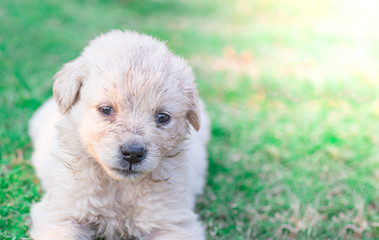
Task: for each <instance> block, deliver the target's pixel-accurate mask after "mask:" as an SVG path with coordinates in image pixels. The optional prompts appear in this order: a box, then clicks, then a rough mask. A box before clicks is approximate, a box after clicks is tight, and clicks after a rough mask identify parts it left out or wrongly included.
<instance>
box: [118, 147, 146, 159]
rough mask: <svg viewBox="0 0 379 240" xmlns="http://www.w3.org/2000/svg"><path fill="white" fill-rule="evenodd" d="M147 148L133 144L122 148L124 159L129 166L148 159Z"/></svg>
mask: <svg viewBox="0 0 379 240" xmlns="http://www.w3.org/2000/svg"><path fill="white" fill-rule="evenodd" d="M146 152H147V151H146V148H145V147H144V146H142V145H140V144H137V143H132V144H127V145H124V146H122V147H121V153H122V157H123V159H124V160H125V161H127V162H128V163H129V164H136V163H139V162H141V161H142V160H143V159H145V157H146Z"/></svg>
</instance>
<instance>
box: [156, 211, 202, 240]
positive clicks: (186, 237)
mask: <svg viewBox="0 0 379 240" xmlns="http://www.w3.org/2000/svg"><path fill="white" fill-rule="evenodd" d="M193 215H195V214H193ZM149 239H151V240H167V239H176V240H204V239H205V231H204V227H203V226H202V225H201V223H200V222H199V221H197V220H195V219H193V220H190V221H188V222H185V223H181V224H180V225H175V226H173V225H168V226H166V227H165V228H164V229H159V230H156V231H154V232H153V234H152V235H151V238H149Z"/></svg>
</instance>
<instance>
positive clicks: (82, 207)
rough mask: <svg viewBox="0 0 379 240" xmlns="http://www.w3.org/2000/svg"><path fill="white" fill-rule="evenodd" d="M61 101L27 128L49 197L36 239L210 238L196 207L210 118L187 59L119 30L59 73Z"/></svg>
mask: <svg viewBox="0 0 379 240" xmlns="http://www.w3.org/2000/svg"><path fill="white" fill-rule="evenodd" d="M54 97H55V100H53V99H51V100H49V101H48V102H46V103H45V104H44V105H43V106H42V107H41V108H40V109H39V110H38V111H37V112H36V113H35V114H34V116H33V118H32V120H31V122H30V129H29V132H30V136H31V138H32V140H33V145H34V153H33V156H32V162H33V165H34V167H35V169H36V172H37V175H38V176H39V178H40V179H41V182H42V186H43V188H44V190H45V191H46V193H45V195H44V197H43V198H42V200H41V201H40V202H39V203H36V204H34V205H33V207H32V210H31V216H32V228H31V237H32V238H33V239H37V240H39V239H49V240H51V239H94V238H97V237H101V238H106V239H130V238H133V239H204V238H205V233H204V229H203V227H202V225H201V223H200V222H199V221H198V217H197V215H196V214H195V213H194V211H193V207H194V202H195V195H196V194H198V193H201V192H202V188H203V185H204V178H205V174H206V168H207V161H206V158H207V157H206V156H207V154H206V144H207V142H208V139H209V119H208V116H207V114H206V112H205V110H204V107H202V104H201V103H200V102H199V99H198V96H197V90H196V85H195V83H194V76H193V73H192V70H191V68H190V67H189V66H188V64H187V63H186V62H185V61H184V60H183V59H181V58H179V57H176V56H174V55H173V54H172V53H171V52H170V51H169V50H168V49H167V47H166V46H165V44H164V43H162V42H159V41H157V40H155V39H153V38H151V37H149V36H146V35H140V34H137V33H134V32H129V31H112V32H109V33H107V34H105V35H101V36H99V37H97V38H96V39H95V40H93V41H91V43H90V44H89V46H88V47H86V48H85V49H84V51H83V53H82V54H81V55H80V56H79V57H78V58H77V59H75V60H73V61H72V62H70V63H67V64H66V65H64V67H63V68H62V69H61V70H60V71H59V72H58V73H57V74H56V76H55V83H54ZM200 125H201V128H200ZM195 130H199V131H195Z"/></svg>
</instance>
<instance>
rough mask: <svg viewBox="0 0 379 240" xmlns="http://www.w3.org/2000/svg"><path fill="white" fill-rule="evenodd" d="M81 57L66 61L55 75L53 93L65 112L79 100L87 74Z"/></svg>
mask: <svg viewBox="0 0 379 240" xmlns="http://www.w3.org/2000/svg"><path fill="white" fill-rule="evenodd" d="M85 72H86V71H85V67H84V64H83V61H82V59H81V57H78V58H77V59H75V60H73V61H71V62H69V63H66V64H65V65H64V66H63V67H62V69H61V70H59V72H57V73H56V74H55V76H54V86H53V95H54V97H55V100H56V101H57V103H58V107H59V110H60V111H61V112H62V113H63V114H65V113H67V112H68V111H69V110H70V109H71V107H72V106H73V105H74V104H75V103H76V102H77V101H78V99H79V92H80V87H81V86H82V82H83V79H84V77H85V76H86V73H85Z"/></svg>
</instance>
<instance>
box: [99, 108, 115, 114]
mask: <svg viewBox="0 0 379 240" xmlns="http://www.w3.org/2000/svg"><path fill="white" fill-rule="evenodd" d="M98 109H99V111H100V112H101V113H102V114H104V115H113V108H112V107H109V106H100V107H98Z"/></svg>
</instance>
